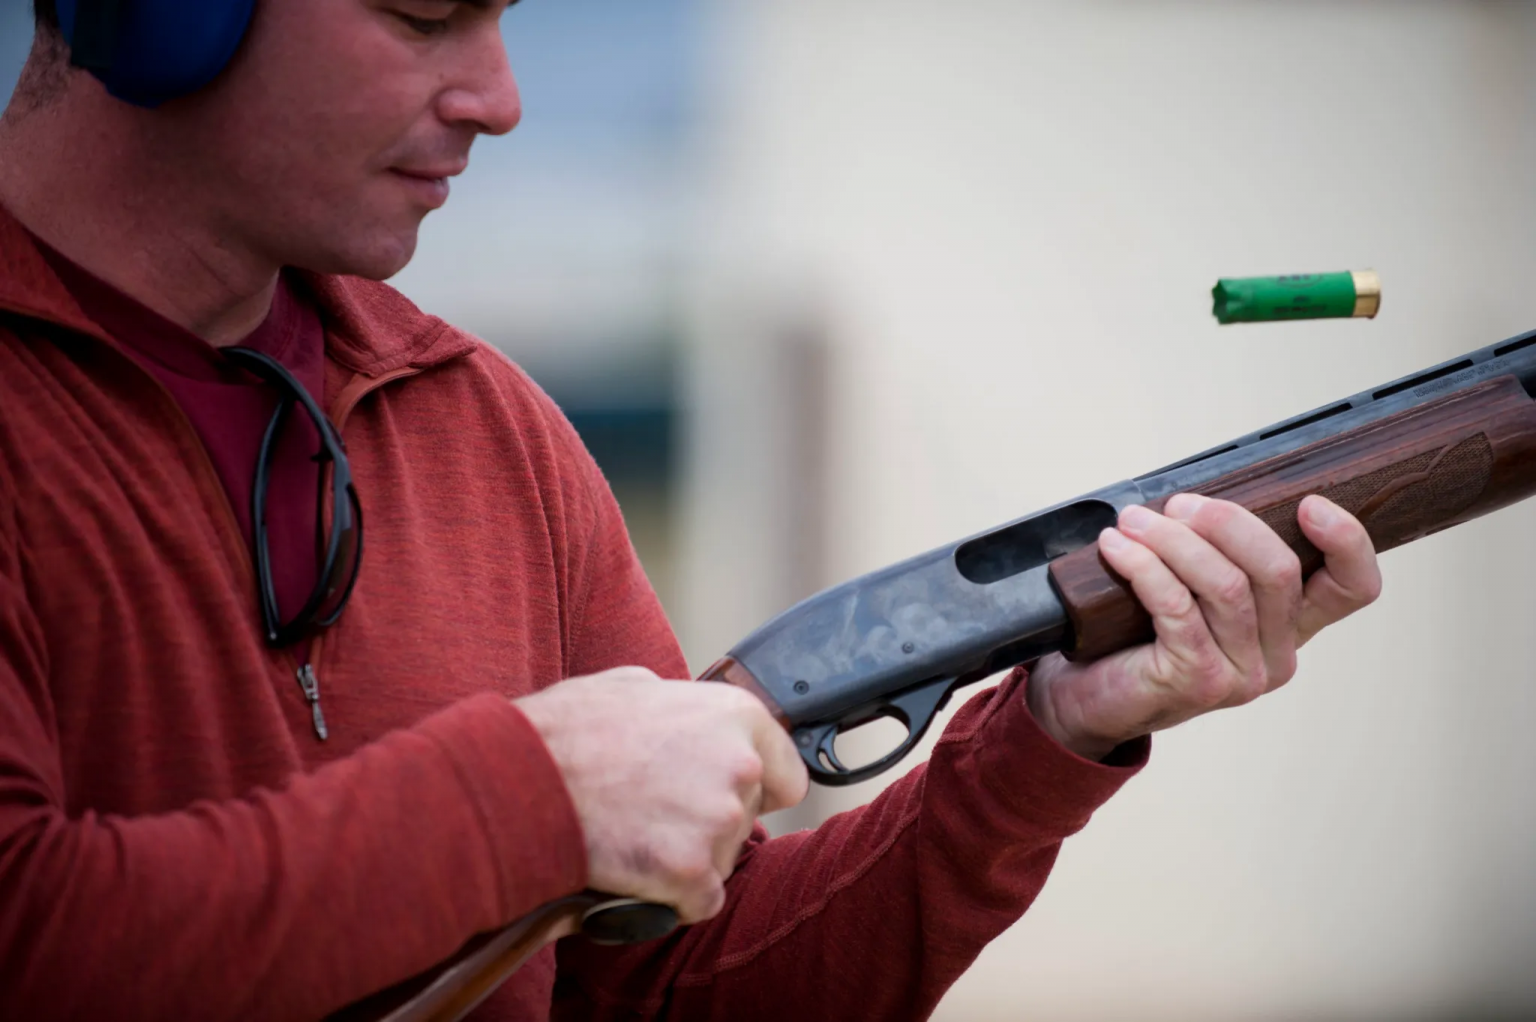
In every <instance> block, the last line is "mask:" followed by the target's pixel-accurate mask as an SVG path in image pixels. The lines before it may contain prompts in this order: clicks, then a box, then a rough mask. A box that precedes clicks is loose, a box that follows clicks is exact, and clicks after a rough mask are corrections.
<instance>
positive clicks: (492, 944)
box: [326, 657, 789, 1022]
mask: <svg viewBox="0 0 1536 1022" xmlns="http://www.w3.org/2000/svg"><path fill="white" fill-rule="evenodd" d="M699 680H700V681H723V682H725V683H726V684H728V685H735V686H737V687H738V688H743V689H746V690H747V691H748V692H751V693H752V694H753V695H754V696H756V697H757V698H758V699H760V700H762V702H763V703H764V705H766V706H767V707H768V711H769V712H770V713H772V714H773V719H774V720H776V721H778V722H779V724H780V725H781V726H783V727H784V728H786V729H787V728H788V727H789V718H787V717H786V716H785V715H784V711H783V710H782V709H780V708H779V705H778V703H776V702H774V700H773V699H772V698H771V697H770V696H769V695H768V693H767V692H766V691H765V690H764V689H763V687H762V686H761V685H760V684H758V681H757V679H756V678H755V677H753V676H752V672H750V671H748V670H747V669H746V668H745V667H743V666H742V665H741V664H739V663H737V662H736V661H735V660H733V659H732V658H731V657H724V658H722V659H720V660H719V661H717V662H716V663H714V664H713V665H712V666H711V667H710V668H709V670H707V671H705V672H704V673H703V674H701V675H700V676H699ZM615 900H616V896H615V895H612V894H604V893H602V892H601V891H582V892H581V893H580V894H573V895H571V896H570V897H567V898H561V899H560V900H559V901H552V902H550V903H549V904H547V905H541V906H539V907H538V908H536V909H534V910H533V911H532V912H530V913H529V914H528V915H526V916H523V917H522V918H521V919H518V920H515V921H513V922H512V923H510V924H508V925H507V926H505V927H503V928H502V929H500V930H494V931H491V932H489V933H482V934H480V935H479V936H477V937H475V938H473V939H471V940H470V942H469V943H467V944H465V945H464V946H463V947H462V948H460V949H459V952H458V953H457V954H455V955H454V956H453V957H452V958H450V959H448V961H446V962H444V963H442V964H441V965H438V966H435V967H433V968H431V969H428V970H427V971H426V972H424V973H422V974H421V975H419V976H416V977H414V978H412V979H409V980H406V981H405V982H404V983H399V984H396V985H395V986H392V987H390V988H389V989H388V990H384V991H381V992H379V993H377V994H374V995H373V996H372V997H369V998H367V999H365V1000H362V1001H358V1002H357V1003H355V1004H351V1005H349V1006H347V1007H346V1008H344V1009H342V1010H341V1011H339V1012H336V1013H335V1014H333V1015H331V1016H329V1018H327V1020H326V1022H458V1020H459V1019H462V1018H463V1017H464V1016H465V1015H468V1014H469V1013H470V1012H471V1011H473V1010H474V1008H475V1006H476V1005H478V1004H479V1003H480V1002H481V1001H483V1000H485V999H486V998H487V997H489V996H490V994H491V992H492V991H493V990H495V989H496V988H497V987H499V986H501V984H502V983H504V982H506V981H507V980H508V979H509V978H510V977H511V976H512V974H513V973H514V972H516V971H517V970H518V969H520V968H522V965H523V963H524V962H526V961H527V960H528V959H529V958H531V957H533V955H534V954H536V953H537V952H538V951H539V950H540V949H542V948H543V947H544V945H546V944H548V943H549V942H550V941H552V940H554V939H555V938H556V937H557V936H559V935H563V933H566V932H574V930H575V929H576V927H579V926H580V925H581V924H582V923H583V922H584V921H585V920H586V919H587V918H588V915H589V913H595V912H600V911H602V910H603V908H604V907H605V906H606V905H609V904H612V903H614V902H615ZM617 900H627V899H617ZM652 907H654V906H652ZM672 922H674V923H675V922H676V920H675V919H673V920H672ZM588 932H590V930H589V931H588ZM629 939H633V938H632V937H631V938H629Z"/></svg>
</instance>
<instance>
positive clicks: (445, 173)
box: [389, 163, 465, 209]
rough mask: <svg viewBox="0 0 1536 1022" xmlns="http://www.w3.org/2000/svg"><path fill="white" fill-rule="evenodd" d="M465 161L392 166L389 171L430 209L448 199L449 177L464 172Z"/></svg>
mask: <svg viewBox="0 0 1536 1022" xmlns="http://www.w3.org/2000/svg"><path fill="white" fill-rule="evenodd" d="M464 168H465V164H464V163H445V164H441V165H439V166H431V167H391V168H389V172H390V173H391V174H392V175H394V176H395V178H396V179H397V180H399V181H401V182H402V183H403V184H405V185H406V187H407V188H409V189H410V190H411V192H412V193H414V194H415V195H416V196H417V198H418V199H419V200H420V201H421V202H422V204H423V205H425V206H426V207H427V208H428V209H437V208H438V207H439V206H441V205H442V204H443V203H445V202H447V201H448V179H449V178H451V177H457V176H458V175H460V174H462V173H464Z"/></svg>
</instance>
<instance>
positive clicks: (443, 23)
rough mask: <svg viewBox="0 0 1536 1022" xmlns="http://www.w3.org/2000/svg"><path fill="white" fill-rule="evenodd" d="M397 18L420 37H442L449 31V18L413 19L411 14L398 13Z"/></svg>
mask: <svg viewBox="0 0 1536 1022" xmlns="http://www.w3.org/2000/svg"><path fill="white" fill-rule="evenodd" d="M395 16H396V17H397V18H399V19H400V20H401V21H403V22H405V24H406V26H407V27H408V28H410V30H411V31H412V32H415V33H417V34H419V35H442V34H443V33H444V32H446V31H448V19H447V18H413V17H412V16H411V15H409V14H402V13H400V12H398V11H397V12H396V13H395Z"/></svg>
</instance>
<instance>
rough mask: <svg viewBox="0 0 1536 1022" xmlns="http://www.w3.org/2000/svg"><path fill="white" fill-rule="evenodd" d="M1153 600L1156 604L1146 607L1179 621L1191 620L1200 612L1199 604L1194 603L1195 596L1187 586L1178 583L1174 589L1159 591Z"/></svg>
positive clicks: (1155, 612)
mask: <svg viewBox="0 0 1536 1022" xmlns="http://www.w3.org/2000/svg"><path fill="white" fill-rule="evenodd" d="M1153 602H1155V603H1156V606H1152V607H1148V608H1147V609H1148V610H1150V611H1152V613H1154V614H1161V615H1164V616H1166V617H1171V618H1175V619H1177V620H1179V621H1191V620H1193V619H1194V618H1196V617H1198V616H1199V614H1200V608H1199V605H1198V604H1196V603H1195V596H1194V594H1193V593H1191V592H1190V591H1189V587H1188V586H1184V585H1180V586H1178V587H1177V589H1175V590H1172V591H1169V592H1165V593H1161V594H1159V595H1158V596H1157V597H1156V598H1155V599H1154V601H1153Z"/></svg>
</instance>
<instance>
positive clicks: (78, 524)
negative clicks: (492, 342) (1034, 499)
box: [0, 211, 1146, 1022]
mask: <svg viewBox="0 0 1536 1022" xmlns="http://www.w3.org/2000/svg"><path fill="white" fill-rule="evenodd" d="M297 279H298V281H299V284H300V286H302V287H304V288H305V289H307V291H308V294H307V296H306V297H307V299H308V300H310V301H312V302H313V303H314V304H315V305H316V307H317V308H318V309H319V310H320V312H321V316H322V318H323V320H324V322H325V327H326V356H327V365H326V388H325V401H326V405H327V410H328V411H329V413H330V415H331V417H332V419H333V420H334V421H335V422H336V423H337V424H338V425H339V426H340V428H341V430H342V433H343V435H344V437H345V439H346V442H347V447H348V453H349V455H350V458H351V461H352V467H353V472H354V474H355V476H356V479H357V484H358V489H359V491H360V493H361V494H362V497H363V501H364V505H365V513H366V516H367V518H366V520H367V530H368V532H367V554H366V557H365V559H364V564H363V570H362V576H361V578H360V580H359V583H358V587H357V590H356V592H355V594H354V596H353V599H352V602H351V603H350V605H349V606H348V608H347V611H346V613H345V614H344V615H343V616H342V619H341V622H340V623H339V625H338V626H337V627H335V628H334V629H332V630H330V631H329V632H327V633H326V634H325V635H324V636H323V637H322V638H321V639H319V640H318V641H317V642H316V643H315V648H314V650H313V655H312V660H313V662H314V664H315V666H316V669H317V671H318V673H319V675H320V677H321V684H322V685H323V686H324V690H325V693H326V696H325V698H326V714H327V719H328V721H329V723H330V727H331V735H332V737H331V740H330V741H329V742H325V743H321V742H318V741H317V740H316V739H315V736H314V733H313V732H312V731H311V729H310V718H309V714H308V711H307V708H306V705H305V703H304V699H303V695H302V692H301V691H300V689H299V686H298V684H297V682H296V679H295V676H294V670H295V664H294V663H293V661H292V658H291V657H290V656H288V655H286V654H284V653H281V652H274V651H272V650H270V649H268V648H267V647H266V646H265V645H264V643H263V642H262V641H261V628H260V622H259V616H258V612H257V609H256V606H255V599H254V588H255V587H254V582H253V579H252V569H251V564H250V559H249V554H248V553H247V550H246V547H245V544H244V543H243V541H242V539H241V535H240V530H239V528H238V527H237V525H236V522H235V519H234V515H233V513H232V511H231V508H230V506H229V503H228V499H227V498H226V496H225V494H224V491H223V488H222V487H221V485H220V483H219V480H218V477H217V475H216V474H215V472H214V470H213V467H212V466H211V464H210V463H209V459H208V456H207V454H206V452H205V451H204V450H203V448H202V446H201V444H200V442H199V441H198V437H197V435H196V433H195V431H194V430H193V429H192V427H191V425H190V423H188V421H187V420H186V418H185V416H184V415H183V414H182V413H181V411H180V410H179V408H178V407H177V405H176V403H175V401H174V400H173V399H172V398H171V396H170V395H169V394H168V393H167V392H166V391H165V390H164V389H163V387H162V386H161V385H160V384H159V383H158V382H157V381H156V380H155V379H154V378H153V377H152V376H151V375H150V374H149V373H147V372H146V371H145V370H144V369H143V368H142V367H140V366H139V365H138V364H137V363H135V362H134V361H133V360H132V359H131V358H130V357H129V356H127V355H126V354H125V353H124V352H123V351H121V350H120V349H119V348H118V347H117V345H116V344H115V343H114V342H113V340H112V339H111V338H110V337H109V336H107V334H106V333H105V332H103V331H102V330H101V329H100V328H99V327H98V326H96V325H95V324H94V323H92V322H91V321H90V320H89V319H87V318H86V317H85V315H84V314H83V313H82V312H81V310H80V309H79V308H78V306H77V305H76V304H75V303H74V301H73V299H71V298H70V296H69V293H68V291H67V290H66V289H65V288H64V287H63V286H62V285H61V284H60V282H59V281H58V279H57V278H56V277H55V276H54V274H53V272H52V271H51V270H50V269H49V267H48V265H47V263H46V262H45V261H44V260H43V258H42V257H41V256H40V254H39V253H38V252H37V250H36V248H35V247H34V245H33V244H32V242H31V241H30V240H29V238H28V236H27V235H26V233H25V232H24V231H23V230H22V229H21V228H20V227H19V225H17V224H16V223H15V222H14V221H13V220H11V219H10V218H9V217H8V216H6V215H5V214H4V213H3V211H0V1017H3V1018H16V1019H28V1020H45V1019H83V1018H91V1019H98V1018H99V1019H108V1018H110V1019H114V1020H129V1019H166V1018H188V1019H199V1020H216V1019H264V1020H265V1019H271V1020H281V1019H315V1018H319V1017H321V1016H323V1015H325V1014H326V1013H328V1012H330V1011H332V1010H334V1009H336V1008H339V1007H341V1006H343V1005H345V1004H347V1003H349V1002H351V1001H354V1000H356V999H358V998H360V997H362V996H363V995H365V994H367V993H369V992H371V991H374V990H376V989H379V988H382V987H384V986H387V985H389V984H391V983H393V982H395V981H398V980H400V979H403V978H405V977H407V976H410V975H412V974H414V973H416V972H419V971H420V970H422V969H424V968H426V967H428V966H430V965H432V964H433V963H435V962H436V961H439V960H441V959H443V958H445V957H446V956H447V955H449V954H450V953H452V952H453V951H454V950H455V949H456V948H457V947H458V946H459V945H460V944H462V943H463V941H464V940H465V939H466V938H468V937H469V936H470V935H471V934H473V933H475V932H478V931H482V930H486V929H490V928H493V927H496V926H498V925H501V924H503V923H506V922H508V921H510V920H511V919H513V918H516V917H518V916H520V915H523V914H524V913H526V912H528V911H529V910H531V909H532V908H534V907H535V906H537V905H539V904H541V903H543V902H546V901H549V900H551V899H553V898H556V897H559V896H561V895H563V894H566V893H569V892H572V891H575V890H578V889H580V888H581V887H583V886H585V882H586V876H585V851H584V842H583V838H582V834H581V830H580V826H579V824H578V822H577V819H576V815H575V813H574V811H573V808H572V806H571V803H570V799H569V796H568V795H567V793H566V791H565V788H564V785H563V783H562V781H561V778H560V774H559V771H558V769H557V768H556V766H555V764H554V763H553V761H552V760H551V759H550V756H549V754H548V752H547V750H546V749H545V748H544V746H543V743H542V742H541V740H540V738H539V735H538V733H537V732H536V731H535V730H534V729H533V728H532V727H531V726H530V725H529V724H528V722H527V720H526V719H525V718H524V717H523V716H522V714H521V713H520V712H519V711H518V710H517V708H516V707H515V706H514V705H513V703H512V702H511V700H512V699H514V698H516V697H518V696H522V695H526V694H528V693H531V692H534V691H537V690H538V689H541V688H543V687H545V686H548V685H551V684H554V683H555V682H557V681H559V680H561V679H562V678H566V677H570V676H573V675H579V674H586V673H591V672H594V671H598V670H601V669H604V668H607V667H612V666H616V665H620V664H642V665H644V666H647V667H649V668H651V669H652V670H654V671H656V672H657V673H659V674H661V675H663V676H672V677H679V676H683V674H684V672H685V669H686V668H685V664H684V661H683V658H682V656H681V654H680V652H679V650H678V647H677V644H676V641H675V640H674V638H673V636H672V634H671V631H670V629H669V628H668V626H667V623H666V620H665V619H664V617H663V616H662V613H661V610H660V608H659V606H658V605H657V602H656V599H655V596H654V594H653V593H652V591H651V588H650V586H649V585H648V584H647V582H646V579H645V576H644V574H643V572H642V571H641V569H640V567H639V564H638V563H637V561H636V559H635V556H634V553H633V551H632V549H631V547H630V545H629V542H628V538H627V536H626V534H625V531H624V526H623V522H622V519H621V518H620V515H619V511H618V508H617V507H616V506H615V504H614V502H613V498H612V496H611V494H610V493H609V491H608V488H607V486H606V485H605V483H604V481H603V479H602V477H601V475H600V473H599V472H598V470H597V468H596V466H595V465H594V464H593V462H592V460H591V459H590V457H589V456H588V455H587V453H586V451H585V450H584V449H583V448H582V446H581V443H580V441H579V440H578V439H577V437H576V435H575V434H574V432H573V431H572V430H571V428H570V426H569V425H568V424H567V423H566V421H565V420H564V419H563V418H562V416H561V415H560V413H559V412H558V411H557V410H556V409H555V407H554V406H553V405H552V404H551V403H550V402H549V400H548V399H547V398H546V397H545V396H544V395H543V394H542V393H541V392H540V391H539V390H538V389H537V387H535V386H534V385H533V384H532V383H531V382H530V381H529V380H528V379H527V378H526V377H525V376H524V375H523V374H522V373H521V372H519V371H518V370H517V369H516V368H515V367H514V366H513V365H511V364H510V363H509V362H508V361H507V360H506V359H504V358H503V357H501V356H500V355H498V354H497V353H496V352H494V351H493V350H492V349H490V348H489V347H487V346H486V345H484V344H483V343H481V342H478V341H476V340H474V339H473V338H471V337H468V336H466V335H465V334H463V333H460V332H458V331H456V330H454V329H453V328H451V327H449V326H448V325H447V324H445V323H443V322H442V321H441V320H438V319H435V318H433V317H431V316H427V315H424V314H423V313H421V312H420V311H418V310H417V309H416V308H415V307H414V306H412V305H411V304H410V303H409V302H407V301H406V300H405V299H404V298H402V297H401V296H399V295H398V294H397V293H396V292H394V291H393V290H391V289H390V288H388V287H386V286H384V285H382V284H376V283H371V282H367V281H362V280H357V279H352V278H338V277H325V276H315V275H307V276H305V275H300V276H299V277H298V278H297ZM1025 683H1026V680H1025V679H1024V677H1023V676H1022V675H1021V674H1020V675H1015V676H1014V677H1012V678H1010V679H1009V680H1008V681H1007V682H1005V683H1004V684H1003V685H1002V686H1000V687H999V688H997V689H996V690H995V691H994V692H992V693H989V694H985V695H983V696H981V697H979V698H977V699H975V700H973V701H972V702H971V703H970V704H968V705H967V706H966V707H964V708H963V709H962V710H961V711H960V713H959V714H957V716H956V718H955V719H954V721H953V722H952V723H951V725H950V726H949V728H948V729H947V731H946V733H945V734H944V736H943V737H942V739H941V740H940V742H939V744H938V747H937V749H936V750H935V752H934V754H933V756H932V758H931V760H930V762H929V763H927V764H926V765H924V766H921V767H918V768H916V769H914V770H912V771H911V772H910V773H908V774H907V775H906V776H905V777H903V778H902V779H901V780H900V781H898V782H897V783H895V784H894V785H893V786H892V787H891V788H890V789H888V790H887V791H886V792H885V793H884V794H882V795H881V796H880V797H879V798H877V799H876V800H875V801H874V802H873V803H872V804H871V805H869V806H867V807H865V808H863V809H861V810H859V811H856V812H852V813H847V814H844V815H842V816H839V817H837V818H835V819H833V820H832V821H830V822H829V823H827V824H826V825H824V826H823V827H821V828H820V829H819V830H816V831H814V832H804V833H800V834H795V835H791V836H788V837H784V838H780V839H777V840H773V841H766V840H764V839H763V837H762V835H761V834H760V833H759V835H758V836H756V837H755V838H754V839H753V841H752V842H751V843H750V844H749V846H748V848H747V849H746V850H745V852H744V853H743V857H742V863H741V867H740V869H739V870H738V872H737V873H736V875H735V876H734V877H733V878H732V880H731V882H730V885H729V891H730V897H729V901H728V905H727V907H726V909H725V911H724V912H723V913H722V915H721V916H720V917H718V918H717V919H715V920H713V921H711V922H709V923H707V924H702V925H699V926H695V927H691V928H689V929H686V930H684V931H680V932H679V933H678V934H676V935H674V936H673V937H671V938H668V939H667V940H664V941H658V942H654V943H651V944H648V945H643V946H641V947H638V948H633V949H625V950H621V951H612V950H598V949H595V948H592V947H591V946H589V945H586V944H584V943H583V942H582V941H580V940H579V939H573V940H567V941H563V942H561V945H560V947H559V950H558V954H557V952H556V950H555V949H553V948H549V949H546V950H545V951H544V952H542V953H541V954H540V955H539V956H538V957H537V958H535V959H534V960H533V961H532V962H530V963H529V964H528V965H527V966H525V967H524V968H523V969H522V970H521V971H520V972H519V973H518V974H517V975H516V976H515V977H514V978H513V979H512V980H511V981H510V982H509V983H507V984H506V985H505V986H504V987H503V988H502V989H501V990H500V991H498V992H497V993H496V994H495V995H494V996H493V997H492V998H491V1000H490V1001H488V1002H487V1003H486V1004H485V1005H484V1006H483V1007H482V1009H481V1010H480V1013H479V1015H477V1017H478V1018H484V1019H505V1020H535V1019H544V1018H547V1017H549V1016H550V1015H551V1013H553V1014H554V1015H555V1016H557V1017H562V1018H589V1017H592V1018H604V1019H606V1018H614V1019H618V1018H625V1019H630V1018H637V1017H665V1018H676V1019H731V1020H737V1022H740V1020H756V1019H762V1020H769V1019H785V1018H806V1019H811V1018H858V1019H905V1018H916V1017H921V1016H923V1015H925V1014H926V1013H927V1012H929V1011H930V1010H931V1009H932V1007H933V1006H934V1004H936V1003H937V1001H938V999H939V997H940V996H941V995H942V993H943V991H944V990H945V989H946V988H947V987H948V985H949V984H950V983H952V982H953V981H954V980H955V978H956V977H958V976H959V974H960V973H961V972H962V971H963V970H964V969H965V967H966V966H967V965H968V964H969V963H970V962H971V961H972V960H973V959H974V957H975V955H976V954H977V953H978V952H979V951H980V950H981V948H982V947H983V946H984V945H985V944H986V942H987V941H988V940H990V939H991V938H992V937H993V936H995V935H996V934H997V933H999V932H1001V930H1002V929H1004V928H1005V927H1006V926H1007V925H1008V924H1009V923H1011V922H1012V921H1013V920H1014V919H1016V918H1017V917H1018V916H1019V914H1020V913H1022V912H1023V911H1024V909H1025V908H1026V907H1027V906H1028V905H1029V903H1030V901H1031V900H1032V899H1033V898H1034V896H1035V894H1036V893H1037V892H1038V890H1039V889H1040V886H1041V884H1043V883H1044V881H1045V878H1046V875H1047V873H1048V871H1049V869H1050V866H1051V863H1052V862H1053V861H1054V858H1055V856H1056V853H1057V850H1058V846H1059V844H1060V842H1061V841H1062V839H1063V838H1064V837H1066V836H1067V835H1069V834H1071V833H1073V832H1074V831H1076V830H1077V829H1079V828H1080V827H1082V826H1083V825H1084V824H1085V823H1086V822H1087V820H1088V817H1089V815H1090V813H1091V812H1092V811H1093V809H1094V808H1096V807H1097V806H1098V805H1099V804H1100V803H1102V802H1103V801H1104V800H1105V799H1106V798H1108V797H1109V796H1110V795H1111V794H1112V793H1113V792H1114V791H1115V790H1116V789H1117V788H1118V787H1119V786H1120V785H1121V784H1122V783H1123V782H1124V781H1125V779H1126V778H1127V777H1128V776H1129V775H1130V774H1131V773H1133V772H1134V770H1135V769H1136V768H1137V767H1138V766H1139V765H1140V763H1141V762H1142V760H1143V758H1144V756H1145V755H1146V743H1145V742H1140V743H1132V744H1131V745H1129V746H1126V747H1123V748H1122V749H1121V750H1119V751H1118V752H1117V754H1116V757H1115V758H1114V759H1113V761H1112V762H1111V763H1110V764H1095V763H1089V762H1086V761H1083V760H1081V759H1079V758H1077V757H1075V756H1073V755H1071V754H1070V753H1068V752H1067V751H1065V750H1064V749H1062V748H1061V747H1060V746H1058V745H1056V744H1055V743H1054V742H1053V741H1052V740H1051V739H1050V738H1049V737H1047V736H1046V735H1045V734H1044V733H1043V732H1042V731H1041V730H1040V729H1039V728H1038V726H1037V725H1036V724H1035V723H1034V721H1033V719H1032V718H1031V717H1030V715H1029V713H1028V712H1027V710H1026V709H1025V706H1024V700H1023V698H1022V696H1023V692H1022V686H1023V685H1024V684H1025ZM677 769H679V770H686V769H688V764H687V763H678V764H677Z"/></svg>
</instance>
